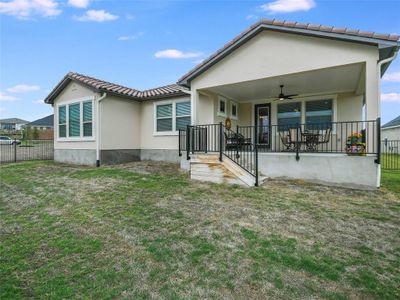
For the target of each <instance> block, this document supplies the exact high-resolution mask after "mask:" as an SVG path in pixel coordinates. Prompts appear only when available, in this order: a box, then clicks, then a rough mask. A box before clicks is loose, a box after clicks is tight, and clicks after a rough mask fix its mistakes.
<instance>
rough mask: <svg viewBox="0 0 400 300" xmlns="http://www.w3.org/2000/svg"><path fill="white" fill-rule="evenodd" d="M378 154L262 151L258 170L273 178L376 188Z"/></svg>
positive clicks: (369, 188)
mask: <svg viewBox="0 0 400 300" xmlns="http://www.w3.org/2000/svg"><path fill="white" fill-rule="evenodd" d="M375 158H376V157H375V156H348V155H346V154H311V153H303V154H302V153H300V159H299V160H298V161H297V160H296V154H295V153H259V160H258V166H259V171H260V172H261V173H262V174H263V175H265V176H267V177H270V178H289V179H302V180H308V181H313V182H316V183H321V184H327V185H334V186H335V185H336V186H343V187H350V188H358V189H368V190H374V189H376V188H377V187H379V186H378V182H379V180H378V177H379V170H380V166H379V165H377V164H376V163H375V162H374V161H375Z"/></svg>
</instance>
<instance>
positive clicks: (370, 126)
mask: <svg viewBox="0 0 400 300" xmlns="http://www.w3.org/2000/svg"><path fill="white" fill-rule="evenodd" d="M377 122H378V121H376V120H375V121H351V122H329V123H313V124H286V125H270V126H258V127H257V129H258V133H257V135H254V132H255V131H254V126H238V133H239V134H240V135H241V136H243V137H244V138H245V139H252V140H253V141H254V143H255V144H257V145H258V151H259V152H297V153H306V152H310V153H347V154H349V155H367V154H377V153H378V152H379V143H378V134H379V130H378V129H379V126H378V124H377Z"/></svg>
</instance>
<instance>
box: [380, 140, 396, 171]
mask: <svg viewBox="0 0 400 300" xmlns="http://www.w3.org/2000/svg"><path fill="white" fill-rule="evenodd" d="M381 165H382V169H383V170H400V140H388V139H385V140H383V141H382V142H381Z"/></svg>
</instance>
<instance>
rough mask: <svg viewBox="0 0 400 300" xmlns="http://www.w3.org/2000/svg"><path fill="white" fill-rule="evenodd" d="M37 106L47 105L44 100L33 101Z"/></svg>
mask: <svg viewBox="0 0 400 300" xmlns="http://www.w3.org/2000/svg"><path fill="white" fill-rule="evenodd" d="M32 103H35V104H45V103H44V100H43V99H40V100H35V101H32Z"/></svg>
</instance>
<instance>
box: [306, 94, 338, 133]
mask: <svg viewBox="0 0 400 300" xmlns="http://www.w3.org/2000/svg"><path fill="white" fill-rule="evenodd" d="M332 102H333V101H332V99H325V100H317V101H308V102H306V124H307V128H308V129H312V128H315V127H317V128H318V129H326V128H330V126H331V122H332V115H333V109H332Z"/></svg>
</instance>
